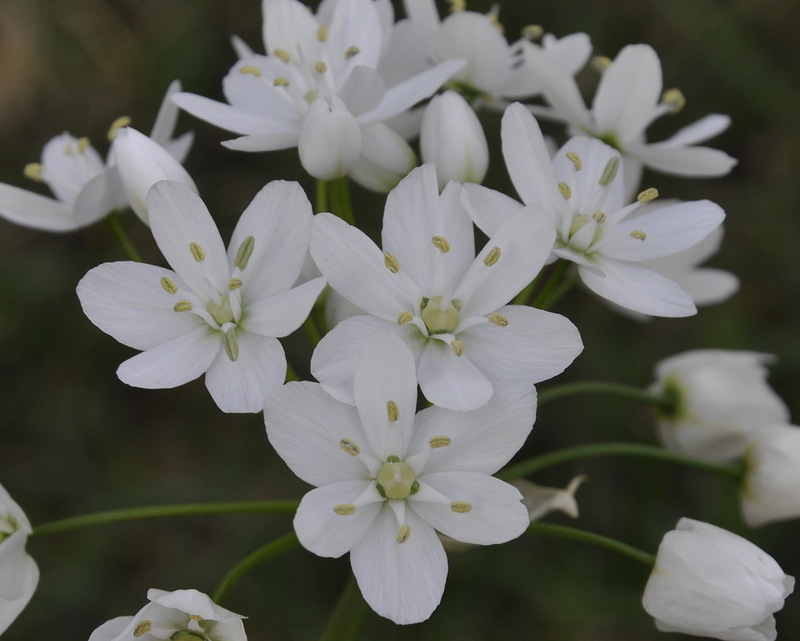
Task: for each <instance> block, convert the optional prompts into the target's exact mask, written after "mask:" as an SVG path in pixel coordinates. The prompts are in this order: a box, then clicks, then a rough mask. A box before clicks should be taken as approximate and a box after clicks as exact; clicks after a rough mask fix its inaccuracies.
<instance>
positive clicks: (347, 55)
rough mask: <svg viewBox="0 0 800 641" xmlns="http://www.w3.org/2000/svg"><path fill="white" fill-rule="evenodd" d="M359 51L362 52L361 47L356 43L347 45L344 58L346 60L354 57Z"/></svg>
mask: <svg viewBox="0 0 800 641" xmlns="http://www.w3.org/2000/svg"><path fill="white" fill-rule="evenodd" d="M359 53H361V49H359V48H358V47H356V46H354V45H353V46H350V47H347V49H345V50H344V59H345V60H350V58H352V57H353V56H355V55H357V54H359Z"/></svg>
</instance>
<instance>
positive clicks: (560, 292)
mask: <svg viewBox="0 0 800 641" xmlns="http://www.w3.org/2000/svg"><path fill="white" fill-rule="evenodd" d="M578 279H579V277H578V272H577V271H576V272H575V273H574V274H572V275H571V276H570V277H569V278H566V279H564V280H562V281H561V282H560V283H559V284H558V287H556V288H555V289H554V290H553V291H551V292H550V295H549V296H548V298H547V300H545V301H543V302H542V304H541V305H540V306H539V309H551V308H552V307H553V305H555V304H556V303H557V302H558V301H559V300H561V297H562V296H564V294H566V293H567V292H568V291H569V290H571V289H572V288H573V287H575V285H576V283H577V282H578Z"/></svg>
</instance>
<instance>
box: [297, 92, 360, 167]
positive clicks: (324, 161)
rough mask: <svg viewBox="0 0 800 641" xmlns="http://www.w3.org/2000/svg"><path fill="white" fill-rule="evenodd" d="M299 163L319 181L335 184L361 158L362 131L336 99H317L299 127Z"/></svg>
mask: <svg viewBox="0 0 800 641" xmlns="http://www.w3.org/2000/svg"><path fill="white" fill-rule="evenodd" d="M297 149H298V151H299V152H300V162H301V163H303V167H304V168H305V170H306V171H307V172H308V173H309V174H311V175H312V176H313V177H314V178H317V179H318V180H335V179H336V178H341V177H342V176H346V175H347V174H349V173H350V169H351V167H352V166H353V163H354V162H355V161H356V159H357V158H358V156H359V154H361V129H360V128H359V126H358V123H357V122H356V119H355V118H354V117H353V114H351V113H350V111H349V110H348V108H347V106H346V105H345V104H344V102H342V100H341V99H340V98H339V97H338V96H328V97H326V98H318V99H317V100H315V101H314V102H313V103H311V106H310V107H309V108H308V111H307V112H306V114H305V116H303V121H302V123H301V124H300V139H299V142H298V145H297Z"/></svg>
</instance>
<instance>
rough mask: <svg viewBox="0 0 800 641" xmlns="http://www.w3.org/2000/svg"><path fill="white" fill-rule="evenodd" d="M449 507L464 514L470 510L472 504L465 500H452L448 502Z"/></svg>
mask: <svg viewBox="0 0 800 641" xmlns="http://www.w3.org/2000/svg"><path fill="white" fill-rule="evenodd" d="M450 509H451V510H452V511H453V512H457V513H458V514H466V513H467V512H470V511H471V510H472V504H471V503H467V502H466V501H453V502H452V503H450Z"/></svg>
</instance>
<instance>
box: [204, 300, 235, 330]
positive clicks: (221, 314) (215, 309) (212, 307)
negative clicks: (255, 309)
mask: <svg viewBox="0 0 800 641" xmlns="http://www.w3.org/2000/svg"><path fill="white" fill-rule="evenodd" d="M206 310H208V313H209V314H211V315H212V316H213V317H214V320H215V321H217V323H219V326H220V327H222V326H223V325H224V324H225V323H235V322H236V319H235V318H234V317H233V310H232V309H231V300H230V298H229V297H228V296H223V297H222V301H221V302H220V304H219V305H217V304H216V303H215V302H213V301H212V302H210V303H209V304H208V307H206Z"/></svg>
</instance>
